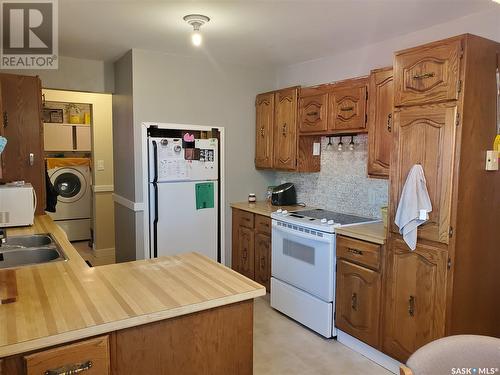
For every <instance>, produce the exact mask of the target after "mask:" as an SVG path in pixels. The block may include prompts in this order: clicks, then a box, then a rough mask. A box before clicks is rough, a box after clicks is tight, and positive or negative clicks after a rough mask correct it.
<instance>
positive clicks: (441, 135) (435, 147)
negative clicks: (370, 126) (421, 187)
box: [390, 104, 457, 243]
mask: <svg viewBox="0 0 500 375" xmlns="http://www.w3.org/2000/svg"><path fill="white" fill-rule="evenodd" d="M456 118H457V108H456V107H455V106H454V105H452V104H438V105H432V106H421V107H420V106H419V107H406V108H401V109H400V110H398V111H395V114H394V138H395V139H394V149H393V155H392V164H391V193H390V195H391V199H392V202H391V214H390V218H391V219H390V222H391V224H390V225H391V230H392V231H393V232H395V233H398V232H399V230H398V227H397V226H396V225H395V224H394V218H395V213H396V209H397V207H398V203H399V199H400V196H401V191H402V190H403V186H404V184H405V182H406V178H407V175H408V172H409V171H410V169H411V167H412V166H413V165H415V164H420V165H422V168H423V170H424V174H425V179H426V182H427V190H428V192H429V196H430V199H431V203H432V212H430V213H429V220H428V221H427V222H426V223H425V224H423V225H421V226H420V227H419V228H418V238H422V239H427V240H431V241H438V242H443V243H448V242H449V231H450V215H451V195H452V174H453V173H452V172H453V161H454V148H455V128H456V121H457V120H456Z"/></svg>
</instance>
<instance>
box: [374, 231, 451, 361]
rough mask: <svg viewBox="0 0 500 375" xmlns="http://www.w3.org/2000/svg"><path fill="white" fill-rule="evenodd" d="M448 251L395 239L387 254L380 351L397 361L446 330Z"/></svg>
mask: <svg viewBox="0 0 500 375" xmlns="http://www.w3.org/2000/svg"><path fill="white" fill-rule="evenodd" d="M447 258H448V255H447V251H445V250H442V249H440V248H436V247H433V246H428V245H424V244H420V243H418V244H417V248H416V249H415V251H410V250H409V249H408V247H407V246H406V244H405V243H404V242H403V241H401V240H399V239H394V240H392V241H391V243H390V246H389V252H388V256H387V268H386V269H387V279H386V296H385V303H386V305H385V313H384V320H385V332H384V341H383V351H384V352H385V353H386V354H388V355H390V356H391V357H394V358H396V359H398V360H400V361H403V362H406V360H407V359H408V357H409V356H410V355H411V354H412V353H413V352H415V350H417V349H418V348H420V347H421V346H423V345H425V344H427V343H429V342H431V341H433V340H436V339H438V338H440V337H443V336H444V334H445V303H446V301H445V297H446V272H447Z"/></svg>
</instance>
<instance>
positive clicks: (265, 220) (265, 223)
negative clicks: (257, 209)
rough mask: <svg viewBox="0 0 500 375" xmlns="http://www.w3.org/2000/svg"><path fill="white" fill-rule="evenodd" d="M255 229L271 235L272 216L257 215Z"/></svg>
mask: <svg viewBox="0 0 500 375" xmlns="http://www.w3.org/2000/svg"><path fill="white" fill-rule="evenodd" d="M255 231H257V232H259V233H262V234H268V235H271V218H270V217H266V216H262V215H255Z"/></svg>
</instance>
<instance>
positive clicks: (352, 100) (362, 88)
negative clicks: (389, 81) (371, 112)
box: [328, 84, 367, 132]
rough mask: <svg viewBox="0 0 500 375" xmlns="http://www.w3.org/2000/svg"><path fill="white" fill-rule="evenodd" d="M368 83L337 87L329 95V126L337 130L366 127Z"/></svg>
mask: <svg viewBox="0 0 500 375" xmlns="http://www.w3.org/2000/svg"><path fill="white" fill-rule="evenodd" d="M366 93H367V87H366V84H355V85H353V86H352V87H343V88H335V89H334V90H333V92H331V93H330V95H329V99H328V100H329V102H330V103H329V106H330V118H329V119H328V127H329V128H330V130H334V131H337V132H343V131H347V132H349V131H356V132H359V131H363V130H365V129H366V120H367V116H366V99H367V94H366Z"/></svg>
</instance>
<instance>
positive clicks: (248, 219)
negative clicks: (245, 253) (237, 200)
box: [238, 210, 255, 229]
mask: <svg viewBox="0 0 500 375" xmlns="http://www.w3.org/2000/svg"><path fill="white" fill-rule="evenodd" d="M254 216H255V215H254V214H253V213H251V212H247V211H241V210H240V211H238V222H239V224H240V226H242V227H247V228H250V229H253V226H254Z"/></svg>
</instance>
